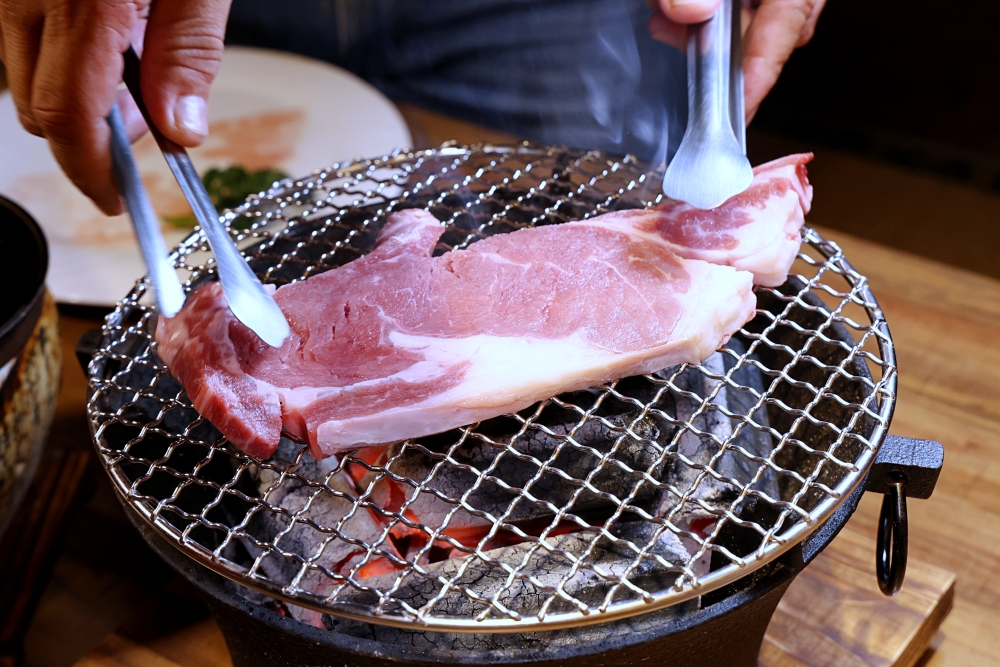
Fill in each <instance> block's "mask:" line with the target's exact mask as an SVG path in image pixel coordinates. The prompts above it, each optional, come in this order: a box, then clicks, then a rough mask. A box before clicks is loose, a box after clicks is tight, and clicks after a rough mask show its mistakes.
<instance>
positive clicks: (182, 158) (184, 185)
mask: <svg viewBox="0 0 1000 667" xmlns="http://www.w3.org/2000/svg"><path fill="white" fill-rule="evenodd" d="M124 55H125V70H124V74H123V79H124V81H125V85H126V87H128V89H129V92H130V93H131V94H132V98H133V99H134V100H135V103H136V106H138V107H139V111H141V112H142V116H143V118H145V119H146V124H147V125H148V126H149V131H150V133H151V134H152V135H153V138H155V139H156V143H157V144H158V145H159V147H160V151H161V152H162V153H163V157H164V159H166V161H167V165H168V166H169V167H170V171H171V172H173V174H174V178H176V179H177V183H178V184H179V185H180V186H181V190H183V191H184V196H185V197H186V198H187V200H188V203H189V204H190V205H191V210H192V211H193V212H194V215H195V218H196V219H197V220H198V224H199V225H201V229H202V231H203V232H204V233H205V238H206V239H208V245H209V246H210V247H211V249H212V253H213V254H214V255H215V262H216V265H217V266H218V271H219V280H220V281H221V282H222V289H223V291H224V292H225V294H226V299H227V300H228V301H229V308H230V309H231V310H232V311H233V315H235V316H236V319H238V320H239V321H240V322H242V323H243V324H245V325H246V326H247V327H248V328H249V329H250V330H251V331H253V332H254V333H255V334H257V335H258V336H260V338H261V340H263V341H264V342H265V343H267V344H268V345H270V346H271V347H281V344H282V343H283V342H284V341H285V338H287V337H288V334H289V332H290V330H289V327H288V320H286V319H285V315H284V313H282V312H281V309H280V308H279V307H278V304H277V303H275V301H274V298H273V297H272V296H271V294H270V293H269V292H268V291H267V290H266V289H264V286H263V285H262V284H261V282H260V280H259V279H258V278H257V276H256V275H255V274H254V272H253V271H252V270H251V269H250V267H249V265H247V263H246V261H245V260H244V259H243V255H241V254H240V251H239V249H238V248H237V247H236V243H235V242H234V241H233V239H232V237H231V236H229V233H228V232H227V231H226V228H225V226H224V225H223V224H222V222H221V221H220V220H219V214H218V212H217V211H216V210H215V205H214V204H213V203H212V200H211V198H210V197H209V196H208V192H206V191H205V186H204V184H202V182H201V178H199V176H198V172H197V171H196V170H195V168H194V165H193V164H192V163H191V158H190V157H188V154H187V151H185V150H184V148H183V147H182V146H180V145H178V144H175V143H174V142H172V141H170V140H169V139H167V138H166V137H165V136H163V134H161V133H160V131H159V130H158V129H156V125H155V124H154V123H153V121H152V119H151V118H150V116H149V111H148V110H147V109H146V105H145V103H144V102H143V99H142V91H141V90H140V88H139V56H138V55H137V54H136V52H135V50H134V49H132V47H129V49H128V51H126V52H125V54H124ZM108 122H109V124H110V125H111V130H112V132H111V134H112V157H113V160H114V168H115V174H116V180H117V181H118V188H119V190H120V191H121V192H122V193H123V195H124V197H125V202H126V206H127V207H128V210H129V213H130V215H131V216H132V222H133V224H134V225H135V228H136V234H137V236H138V238H139V244H140V246H141V247H142V251H143V257H144V259H145V261H146V267H147V269H148V270H149V275H150V278H151V279H152V281H153V287H154V290H155V291H156V298H157V305H158V306H159V308H160V311H161V312H162V313H163V314H164V315H166V316H168V317H171V316H173V315H174V314H176V313H177V311H178V310H180V305H181V304H182V303H183V294H180V296H179V302H178V301H177V298H178V295H177V293H178V292H180V284H179V283H178V281H177V274H176V273H174V271H173V267H171V266H170V264H169V262H168V261H167V259H166V248H165V244H164V242H163V236H162V235H161V234H160V229H159V223H158V221H157V219H156V215H155V213H153V209H152V206H151V205H150V203H149V198H148V197H147V196H146V193H145V191H144V190H143V188H142V181H141V180H139V175H138V171H137V170H136V169H135V162H134V160H133V159H132V151H131V147H130V145H129V141H128V137H127V136H126V135H125V128H124V124H123V123H122V120H121V114H120V112H119V110H118V108H117V105H116V106H115V107H114V108H113V109H112V111H111V115H110V116H109V117H108ZM167 273H169V274H171V275H169V276H168V275H167Z"/></svg>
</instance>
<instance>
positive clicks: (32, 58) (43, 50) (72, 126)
mask: <svg viewBox="0 0 1000 667" xmlns="http://www.w3.org/2000/svg"><path fill="white" fill-rule="evenodd" d="M151 2H152V0H131V1H130V0H0V59H2V60H3V62H4V65H5V66H6V69H7V82H8V85H9V86H10V90H11V94H12V95H13V98H14V104H15V106H16V107H17V113H18V117H19V118H20V121H21V124H22V125H23V126H24V127H25V129H26V130H28V131H29V132H31V133H32V134H36V135H38V136H40V137H44V138H46V139H48V141H49V145H50V146H51V149H52V154H53V155H54V156H55V158H56V161H57V162H58V163H59V166H60V167H62V169H63V171H65V172H66V175H67V176H69V178H70V180H72V181H73V182H74V183H75V184H76V185H77V187H79V188H80V190H81V191H82V192H83V193H84V194H85V195H87V196H88V197H90V198H91V199H92V200H93V201H94V203H95V204H97V206H98V207H100V208H101V210H103V211H104V212H105V213H107V214H109V215H114V214H117V213H120V212H121V210H122V206H121V201H120V199H119V196H118V190H117V188H116V187H115V184H114V180H113V178H112V174H111V154H110V146H109V141H110V131H109V129H108V125H107V122H106V120H105V117H106V116H107V115H108V114H109V113H110V111H111V106H112V104H113V102H114V101H115V100H116V99H117V101H118V104H119V106H120V107H121V111H122V115H123V117H124V118H125V123H126V127H127V129H128V131H129V136H130V137H131V139H132V140H133V141H134V140H135V139H137V138H138V137H139V136H141V135H142V133H143V132H144V131H145V129H146V126H145V123H144V122H143V120H142V116H141V115H140V114H139V110H138V109H137V108H136V106H135V103H134V102H133V101H132V98H131V96H130V95H129V94H128V92H127V91H125V90H118V85H119V83H120V82H121V80H122V67H123V60H122V53H124V52H125V50H126V49H127V48H128V46H129V44H130V43H132V44H134V45H135V47H136V49H137V50H140V51H141V52H142V55H143V58H142V80H141V86H142V95H143V98H144V99H145V102H146V105H147V107H148V108H149V113H150V116H151V117H152V119H153V122H154V123H155V124H156V126H157V127H158V128H159V129H160V130H161V131H162V132H163V134H165V135H166V136H167V137H168V138H170V139H172V140H173V141H175V142H177V143H179V144H181V145H183V146H197V145H198V144H200V143H201V142H202V141H203V140H204V138H205V135H206V134H207V133H208V120H207V115H206V110H207V100H208V90H209V86H210V85H211V83H212V80H213V79H214V78H215V75H216V73H217V72H218V69H219V61H220V59H221V58H222V39H223V36H224V34H225V26H226V16H227V14H228V13H229V5H230V2H231V0H159V1H158V2H156V3H155V4H152V6H151Z"/></svg>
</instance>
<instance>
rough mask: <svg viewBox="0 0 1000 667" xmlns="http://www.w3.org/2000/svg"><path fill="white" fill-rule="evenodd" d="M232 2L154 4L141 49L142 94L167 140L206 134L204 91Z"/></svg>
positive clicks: (194, 140)
mask: <svg viewBox="0 0 1000 667" xmlns="http://www.w3.org/2000/svg"><path fill="white" fill-rule="evenodd" d="M230 2H231V0H175V1H173V2H154V3H152V6H151V8H150V13H149V23H148V24H147V26H146V34H145V39H144V45H143V51H142V82H141V85H142V96H143V98H144V99H145V101H146V106H147V107H148V109H149V115H150V117H151V118H152V119H153V123H155V124H156V127H157V128H159V130H160V131H161V132H163V134H164V135H166V137H167V138H168V139H171V140H173V141H175V142H177V143H179V144H181V145H182V146H197V145H198V144H200V143H201V142H202V141H203V140H204V139H205V137H206V136H207V135H208V91H209V87H210V86H211V85H212V81H213V80H214V79H215V75H216V74H217V73H218V71H219V62H220V61H221V60H222V40H223V37H224V36H225V32H226V16H227V14H228V13H229V5H230Z"/></svg>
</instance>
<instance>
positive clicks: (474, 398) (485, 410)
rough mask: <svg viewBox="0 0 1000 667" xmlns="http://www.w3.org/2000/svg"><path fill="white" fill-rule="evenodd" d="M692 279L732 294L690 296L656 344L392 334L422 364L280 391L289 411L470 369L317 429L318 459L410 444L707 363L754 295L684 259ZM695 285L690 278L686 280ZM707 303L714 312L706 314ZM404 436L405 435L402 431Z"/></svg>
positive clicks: (578, 335)
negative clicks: (633, 378)
mask: <svg viewBox="0 0 1000 667" xmlns="http://www.w3.org/2000/svg"><path fill="white" fill-rule="evenodd" d="M687 264H688V265H689V266H688V267H687V268H688V270H689V271H690V272H693V273H699V272H702V271H708V272H710V273H711V274H712V275H711V280H707V279H702V280H698V279H696V278H695V279H693V280H692V284H695V285H702V286H704V287H705V289H711V290H712V291H722V292H725V293H726V294H728V295H730V296H729V298H725V299H707V298H706V296H707V295H704V294H702V293H700V292H694V293H688V294H687V295H685V297H686V299H685V300H687V299H690V307H689V310H688V312H689V313H690V314H689V316H688V317H685V318H682V319H681V321H680V328H677V329H675V330H674V331H673V332H671V335H670V336H669V339H668V340H666V341H664V342H663V343H662V344H660V345H658V346H655V347H651V348H643V349H640V350H635V351H630V352H617V351H614V350H610V349H608V348H605V347H601V346H599V345H595V344H593V343H590V342H588V341H587V340H586V339H585V338H584V334H583V333H582V332H575V333H574V334H573V335H572V336H568V337H566V338H560V339H542V338H512V337H502V336H490V335H477V336H468V337H463V338H440V337H432V336H415V335H410V334H405V333H402V332H398V331H396V332H393V333H392V334H391V335H390V339H391V341H392V343H393V344H394V345H397V346H399V347H401V348H404V349H407V350H411V351H416V352H419V353H420V354H421V355H422V356H423V358H424V360H423V361H421V362H418V363H416V364H414V365H413V366H411V367H409V368H408V369H406V370H405V371H403V372H401V373H398V374H396V375H394V376H390V377H388V378H385V379H381V380H371V381H368V382H365V383H359V384H357V385H353V386H352V387H345V388H329V387H324V388H317V387H299V388H296V389H279V390H278V391H279V392H280V393H281V394H282V400H283V401H284V402H285V405H286V408H287V407H292V406H295V407H304V406H306V405H308V404H309V403H311V402H312V401H314V400H317V399H320V398H329V397H332V396H336V395H337V394H338V393H340V392H347V391H351V390H352V389H354V388H361V387H364V386H366V385H375V384H379V383H389V382H397V381H401V380H402V381H406V382H415V381H427V380H433V379H435V378H437V377H440V376H441V375H443V374H444V373H446V372H447V371H448V370H449V369H451V368H454V367H455V366H457V365H459V364H463V363H465V362H468V364H469V365H468V367H467V368H466V370H465V372H464V375H463V377H462V380H461V381H460V382H459V383H458V384H457V385H456V386H453V387H452V388H450V389H448V390H446V391H444V392H441V393H437V394H434V395H433V396H431V397H429V398H428V399H426V400H424V401H421V402H418V403H414V404H411V405H406V406H401V407H397V408H391V409H388V410H381V411H379V412H377V413H374V414H370V415H360V416H357V417H350V418H347V419H342V420H330V421H327V422H325V423H323V424H321V425H319V426H318V427H317V429H316V439H317V444H318V445H319V447H320V448H321V449H322V450H323V451H324V453H326V454H332V453H335V452H337V451H342V450H346V449H352V448H354V447H357V446H360V445H365V444H379V443H384V442H391V441H396V440H400V439H404V438H406V437H416V436H418V435H423V434H427V433H437V432H440V431H444V430H447V429H449V428H454V427H456V426H461V425H462V424H468V423H472V422H476V421H480V420H482V419H487V418H490V417H493V416H496V415H497V414H498V413H507V412H516V411H517V410H521V409H523V408H526V407H528V406H530V405H531V404H533V403H534V402H536V401H538V400H541V399H544V398H546V397H548V396H552V395H554V394H557V393H559V392H564V391H572V390H576V389H583V388H586V387H589V386H593V385H595V384H600V383H602V382H607V381H609V380H611V379H613V378H617V377H623V376H627V375H637V374H641V373H650V372H653V371H656V370H659V369H661V368H666V367H668V366H672V365H674V364H678V363H682V362H692V363H694V362H698V361H701V360H702V359H704V358H706V357H708V356H709V355H711V354H712V352H713V351H714V350H715V349H716V348H717V347H718V346H719V345H721V344H723V343H724V342H725V341H727V340H728V339H729V334H728V333H727V332H730V331H735V330H737V329H739V327H740V326H741V325H742V324H743V323H744V322H746V321H747V320H749V319H750V318H751V317H752V316H753V309H754V305H755V298H754V296H753V293H752V291H751V279H750V275H749V274H747V273H745V272H742V271H736V270H733V269H728V268H724V267H718V266H713V265H709V264H706V263H703V262H698V261H696V260H695V261H691V260H689V261H688V262H687ZM693 278H694V276H693ZM706 303H712V304H714V305H715V306H716V307H715V308H707V307H705V304H706ZM407 432H409V433H407Z"/></svg>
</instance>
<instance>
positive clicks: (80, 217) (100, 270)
mask: <svg viewBox="0 0 1000 667" xmlns="http://www.w3.org/2000/svg"><path fill="white" fill-rule="evenodd" d="M208 116H209V128H210V131H209V138H208V140H207V141H206V142H205V144H204V145H202V146H200V147H199V148H195V149H192V150H191V151H190V153H191V158H192V160H193V161H194V164H195V166H196V167H197V168H198V170H199V172H204V170H206V169H208V168H211V167H226V166H229V165H232V164H239V165H241V166H244V167H246V168H248V169H262V168H265V167H267V168H275V169H279V170H281V171H284V172H285V173H287V174H288V175H290V176H293V177H299V176H305V175H307V174H309V173H310V172H311V171H312V170H314V169H318V168H321V167H324V166H327V165H329V164H332V163H334V162H340V161H343V160H347V159H350V158H354V157H358V156H362V157H373V156H378V155H384V154H386V153H388V152H390V151H392V150H393V149H396V148H405V147H408V146H410V143H411V139H410V133H409V130H408V129H407V127H406V123H405V122H404V121H403V118H402V116H400V114H399V112H398V111H397V110H396V107H395V106H393V104H392V102H390V101H389V100H388V99H387V98H386V97H385V96H383V95H382V94H381V93H380V92H378V91H377V90H375V89H374V88H372V87H371V86H370V85H368V84H367V83H365V82H364V81H362V80H361V79H359V78H357V77H355V76H354V75H353V74H350V73H348V72H345V71H344V70H341V69H339V68H337V67H334V66H332V65H328V64H326V63H323V62H319V61H316V60H311V59H308V58H303V57H300V56H295V55H291V54H287V53H280V52H276V51H267V50H263V49H250V48H244V47H230V48H227V49H226V53H225V57H224V58H223V60H222V67H221V69H220V70H219V76H218V78H217V79H216V81H215V84H214V85H213V86H212V95H211V99H210V102H209V112H208ZM134 151H135V156H136V161H137V162H138V165H139V170H140V172H141V173H142V175H143V181H144V182H145V184H146V188H147V189H148V190H149V194H150V198H151V199H152V201H153V207H154V208H155V209H156V211H157V212H158V213H159V214H160V215H161V216H172V215H184V214H185V213H187V212H188V211H189V209H188V208H187V204H186V202H185V200H184V196H183V195H182V194H181V191H180V189H179V188H178V187H177V184H176V182H175V181H174V179H173V177H172V176H171V174H170V170H169V169H168V168H167V166H166V163H165V162H164V161H163V157H162V156H161V155H160V154H159V151H158V150H157V148H156V143H155V142H154V141H153V140H152V138H151V137H150V136H149V135H146V136H145V137H143V138H142V139H141V140H139V141H138V142H137V143H136V145H135V146H134ZM0 194H3V195H4V196H6V197H9V198H10V199H13V200H14V201H16V202H18V203H20V204H21V205H22V206H23V207H24V208H25V209H26V210H27V211H28V212H29V213H31V214H32V215H33V216H34V217H35V219H37V220H38V222H39V224H40V225H41V226H42V228H43V229H44V230H45V235H46V237H47V239H48V241H49V250H50V252H51V259H50V262H49V275H48V281H47V282H48V285H49V289H50V290H51V291H52V294H53V295H54V296H55V298H56V300H58V301H61V302H63V303H73V304H80V305H94V306H113V305H114V304H115V302H116V301H118V300H119V299H121V298H122V297H123V296H125V294H126V293H127V292H128V291H129V290H130V289H131V288H132V285H133V284H134V283H135V281H136V280H137V279H138V278H139V277H140V276H141V275H142V274H143V273H145V269H144V267H143V264H142V260H141V258H140V256H139V250H138V247H137V246H136V244H135V239H134V236H133V233H132V226H131V223H130V222H129V219H128V217H127V216H125V215H121V216H117V217H114V218H108V217H105V216H104V214H102V213H101V212H100V211H99V210H98V209H97V208H96V207H95V206H94V205H93V204H92V203H90V200H88V199H87V198H86V197H84V196H83V195H82V194H80V193H79V191H77V190H76V188H75V187H73V185H72V184H71V183H70V182H69V181H68V180H67V179H66V177H65V176H63V174H62V172H61V171H60V170H59V167H58V166H57V165H56V162H55V160H54V159H53V157H52V154H51V153H50V152H49V148H48V145H47V144H46V142H45V141H44V140H43V139H39V138H38V137H34V136H32V135H30V134H28V133H27V132H25V131H24V130H23V129H22V128H21V126H20V125H19V124H18V122H17V113H16V112H15V110H14V104H13V101H12V100H11V97H10V93H9V92H4V93H3V94H0ZM164 232H165V236H166V237H167V244H168V245H170V246H173V245H175V244H176V243H177V242H178V241H180V239H181V238H183V237H184V236H185V235H186V234H187V233H188V232H187V231H184V230H178V229H177V228H174V227H171V226H169V225H164Z"/></svg>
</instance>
